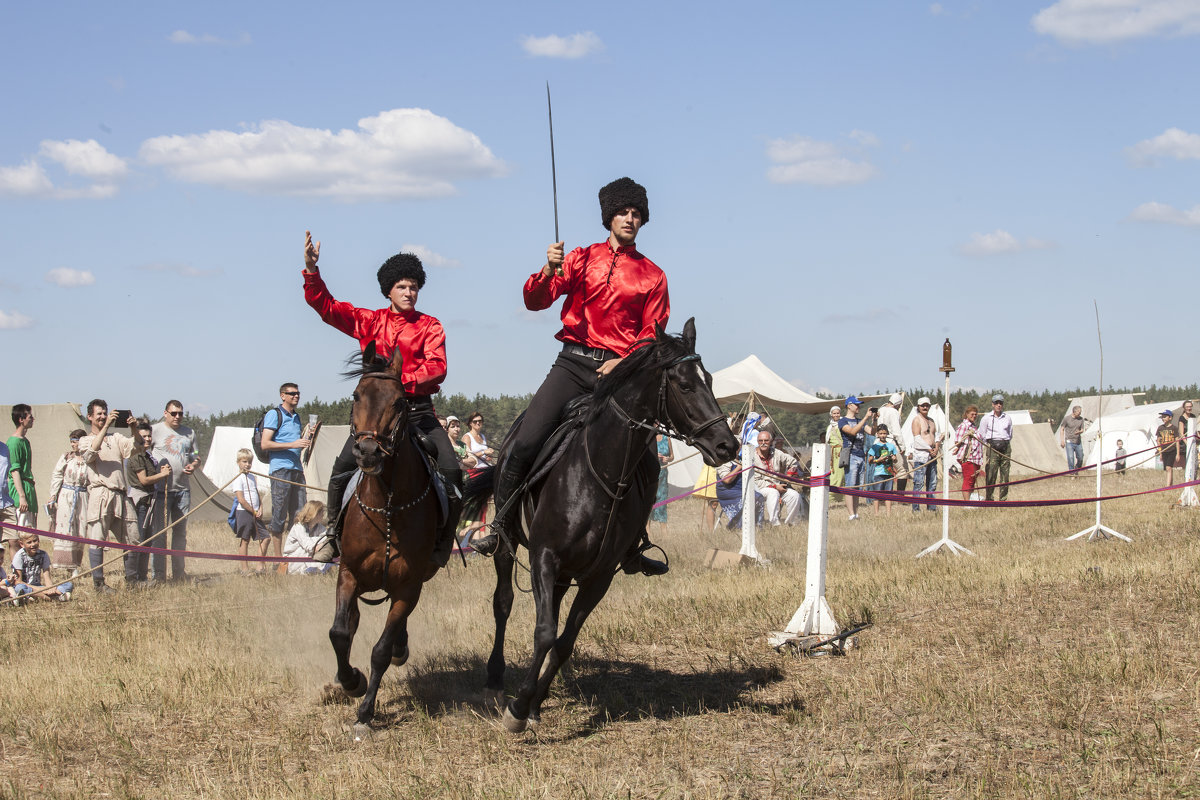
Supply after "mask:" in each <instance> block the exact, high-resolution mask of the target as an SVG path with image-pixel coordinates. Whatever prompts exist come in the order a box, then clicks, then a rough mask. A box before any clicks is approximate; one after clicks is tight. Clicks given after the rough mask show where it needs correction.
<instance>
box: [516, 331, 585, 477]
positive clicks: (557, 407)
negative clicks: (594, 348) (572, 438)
mask: <svg viewBox="0 0 1200 800" xmlns="http://www.w3.org/2000/svg"><path fill="white" fill-rule="evenodd" d="M600 364H601V362H599V361H596V360H594V359H591V358H588V357H587V356H579V355H575V354H573V353H559V355H558V358H557V359H555V361H554V365H553V366H552V367H550V372H549V373H547V374H546V379H545V380H544V381H542V385H541V387H540V388H539V389H538V390H537V394H535V395H534V396H533V400H531V401H530V403H529V408H528V409H526V411H525V418H524V419H523V420H522V421H521V427H520V428H518V429H517V432H516V434H515V435H514V438H513V440H512V442H510V443H509V444H508V448H509V451H508V452H509V455H508V457H509V459H511V460H512V462H513V463H515V464H519V465H522V467H521V468H522V469H523V468H524V467H525V466H526V465H528V464H529V463H530V462H531V461H532V460H533V459H534V458H535V457H536V456H537V453H538V450H539V449H540V448H541V446H542V444H543V443H545V441H546V439H548V438H549V437H550V434H551V433H553V432H554V429H555V428H557V427H558V424H559V422H561V421H562V411H563V407H564V406H566V404H567V403H569V402H571V401H572V400H574V399H575V398H576V397H580V396H582V395H585V394H591V393H592V392H593V391H595V389H596V381H597V380H599V377H600V376H599V375H597V374H596V370H597V369H598V368H599V367H600Z"/></svg>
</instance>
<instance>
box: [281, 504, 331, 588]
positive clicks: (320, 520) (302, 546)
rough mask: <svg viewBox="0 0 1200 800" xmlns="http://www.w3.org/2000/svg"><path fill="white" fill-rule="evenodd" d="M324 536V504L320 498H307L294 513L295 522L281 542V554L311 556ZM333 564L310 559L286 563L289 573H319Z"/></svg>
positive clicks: (295, 556)
mask: <svg viewBox="0 0 1200 800" xmlns="http://www.w3.org/2000/svg"><path fill="white" fill-rule="evenodd" d="M324 538H325V504H324V503H322V502H321V501H320V500H309V501H308V502H307V503H305V504H304V508H302V509H300V511H299V513H298V514H296V524H295V525H293V526H292V529H291V530H290V531H288V535H287V541H286V542H284V543H283V555H284V556H285V557H287V558H312V554H313V552H314V551H315V550H316V548H317V545H319V544H320V543H321V540H322V539H324ZM331 567H333V564H322V563H319V562H317V561H311V562H309V563H307V564H305V563H303V562H300V561H294V562H292V563H290V564H288V565H287V571H288V574H289V575H320V574H322V573H324V572H326V571H328V570H329V569H330V568H331Z"/></svg>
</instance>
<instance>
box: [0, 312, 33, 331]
mask: <svg viewBox="0 0 1200 800" xmlns="http://www.w3.org/2000/svg"><path fill="white" fill-rule="evenodd" d="M32 327H33V318H32V317H27V316H25V315H24V314H22V313H20V312H18V311H0V331H15V330H20V329H21V328H32Z"/></svg>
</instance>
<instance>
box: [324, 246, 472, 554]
mask: <svg viewBox="0 0 1200 800" xmlns="http://www.w3.org/2000/svg"><path fill="white" fill-rule="evenodd" d="M320 254H321V243H320V242H317V243H316V244H314V243H313V240H312V234H310V233H309V232H308V231H305V232H304V299H305V301H306V302H307V303H308V304H309V305H310V306H312V307H313V309H314V310H315V311H316V312H317V313H318V314H320V315H321V319H323V320H324V321H325V322H327V323H328V324H330V325H332V326H333V327H335V328H337V329H338V330H339V331H341V332H342V333H345V334H347V335H348V336H352V337H354V338H355V339H357V340H358V344H359V347H360V348H362V349H363V350H366V349H367V345H369V344H370V343H371V342H374V343H375V353H376V354H377V355H378V356H380V357H382V358H388V359H390V358H391V357H392V353H393V352H394V351H395V350H396V349H399V350H400V353H401V355H402V356H403V357H404V364H403V368H402V371H401V380H402V382H403V383H404V391H405V393H406V394H407V395H408V407H409V417H408V419H409V422H410V423H411V424H413V425H415V426H416V427H417V429H418V430H420V431H421V432H422V433H423V434H424V435H425V436H426V438H427V439H429V440H431V441H432V442H433V443H434V444H435V445H436V446H437V468H438V472H439V473H440V474H441V476H442V480H443V483H444V485H445V487H446V499H447V501H448V503H449V513H448V514H447V515H446V516H447V519H446V520H445V521H444V522H443V524H442V527H441V528H440V529H439V530H438V541H437V546H436V547H435V548H434V553H433V560H434V561H435V562H437V564H438V566H445V565H446V562H447V561H448V560H449V557H450V549H451V545H452V543H453V541H454V532H455V530H456V529H457V527H458V517H459V514H460V513H461V511H462V470H461V469H460V468H459V465H458V459H457V457H456V456H455V454H454V447H453V446H452V445H451V443H450V439H449V437H447V436H446V431H445V430H443V429H442V426H441V425H440V424H439V423H438V420H437V415H436V414H435V413H434V410H433V400H432V399H431V397H432V395H434V394H437V392H438V388H439V387H440V386H441V383H442V381H443V380H445V378H446V334H445V332H444V331H443V330H442V323H441V322H439V321H438V320H437V318H436V317H431V316H430V315H428V314H422V313H421V312H420V311H417V309H416V305H417V295H418V293H419V292H420V291H421V288H422V287H424V286H425V269H424V267H422V266H421V259H419V258H417V257H416V256H415V255H413V254H411V253H397V254H396V255H394V256H392V257H391V258H389V259H388V260H387V261H385V262H383V266H381V267H380V268H379V272H378V275H377V277H378V278H379V291H380V292H381V293H382V294H383V296H384V297H386V298H388V300H390V301H391V304H390V305H389V306H388V307H387V308H379V309H374V310H372V309H366V308H357V307H356V306H353V305H351V304H350V303H344V302H339V301H337V300H335V299H334V298H333V295H332V294H330V292H329V289H328V288H327V287H326V286H325V281H324V280H322V278H321V273H320V272H319V271H318V270H317V259H318V257H319V256H320ZM355 469H357V464H356V463H355V459H354V437H353V436H351V437H350V438H348V439H347V440H346V444H345V446H343V447H342V452H341V454H340V455H339V456H338V457H337V459H336V460H335V461H334V462H333V474H332V475H331V476H330V478H329V502H328V508H329V517H330V519H333V520H334V523H333V524H332V525H330V533H331V537H330V538H329V539H327V540H326V542H324V543H322V546H321V547H319V548H318V549H317V552H316V553H314V555H313V558H314V560H316V561H325V562H328V561H332V560H333V557H334V556H335V555H336V549H337V541H338V538H339V537H340V536H341V508H342V497H343V495H344V493H345V491H346V484H347V483H349V481H350V477H351V476H352V475H353V474H354V470H355Z"/></svg>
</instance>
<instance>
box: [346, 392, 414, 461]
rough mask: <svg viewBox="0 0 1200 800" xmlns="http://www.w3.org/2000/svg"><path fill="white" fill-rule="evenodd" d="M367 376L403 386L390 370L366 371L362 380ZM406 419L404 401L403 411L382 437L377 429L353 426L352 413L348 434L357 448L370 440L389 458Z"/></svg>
mask: <svg viewBox="0 0 1200 800" xmlns="http://www.w3.org/2000/svg"><path fill="white" fill-rule="evenodd" d="M367 378H383V379H387V380H391V381H396V382H397V383H400V385H401V388H403V385H404V384H403V382H402V381H401V379H400V378H399V377H398V376H396V375H393V374H392V373H390V372H368V373H367V374H365V375H363V376H362V380H366V379H367ZM407 420H408V404H407V402H405V403H404V411H403V413H399V414H397V415H396V419H395V420H394V421H393V422H392V427H391V429H390V430H388V432H387V435H386V436H385V437H383V438H381V437H380V436H379V432H378V431H360V430H358V429H357V428H356V427H355V426H354V415H353V414H351V415H350V435H351V436H352V437H353V438H354V446H355V447H356V448H357V447H358V446H359V445H360V444H362V443H363V442H364V441H371V442H374V443H375V446H376V447H378V448H379V452H381V453H383V454H384V456H386V457H388V458H391V457H392V456H393V455H395V453H396V438H397V437H398V436H399V435H400V431H401V429H402V427H403V425H404V423H405V422H406V421H407Z"/></svg>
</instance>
